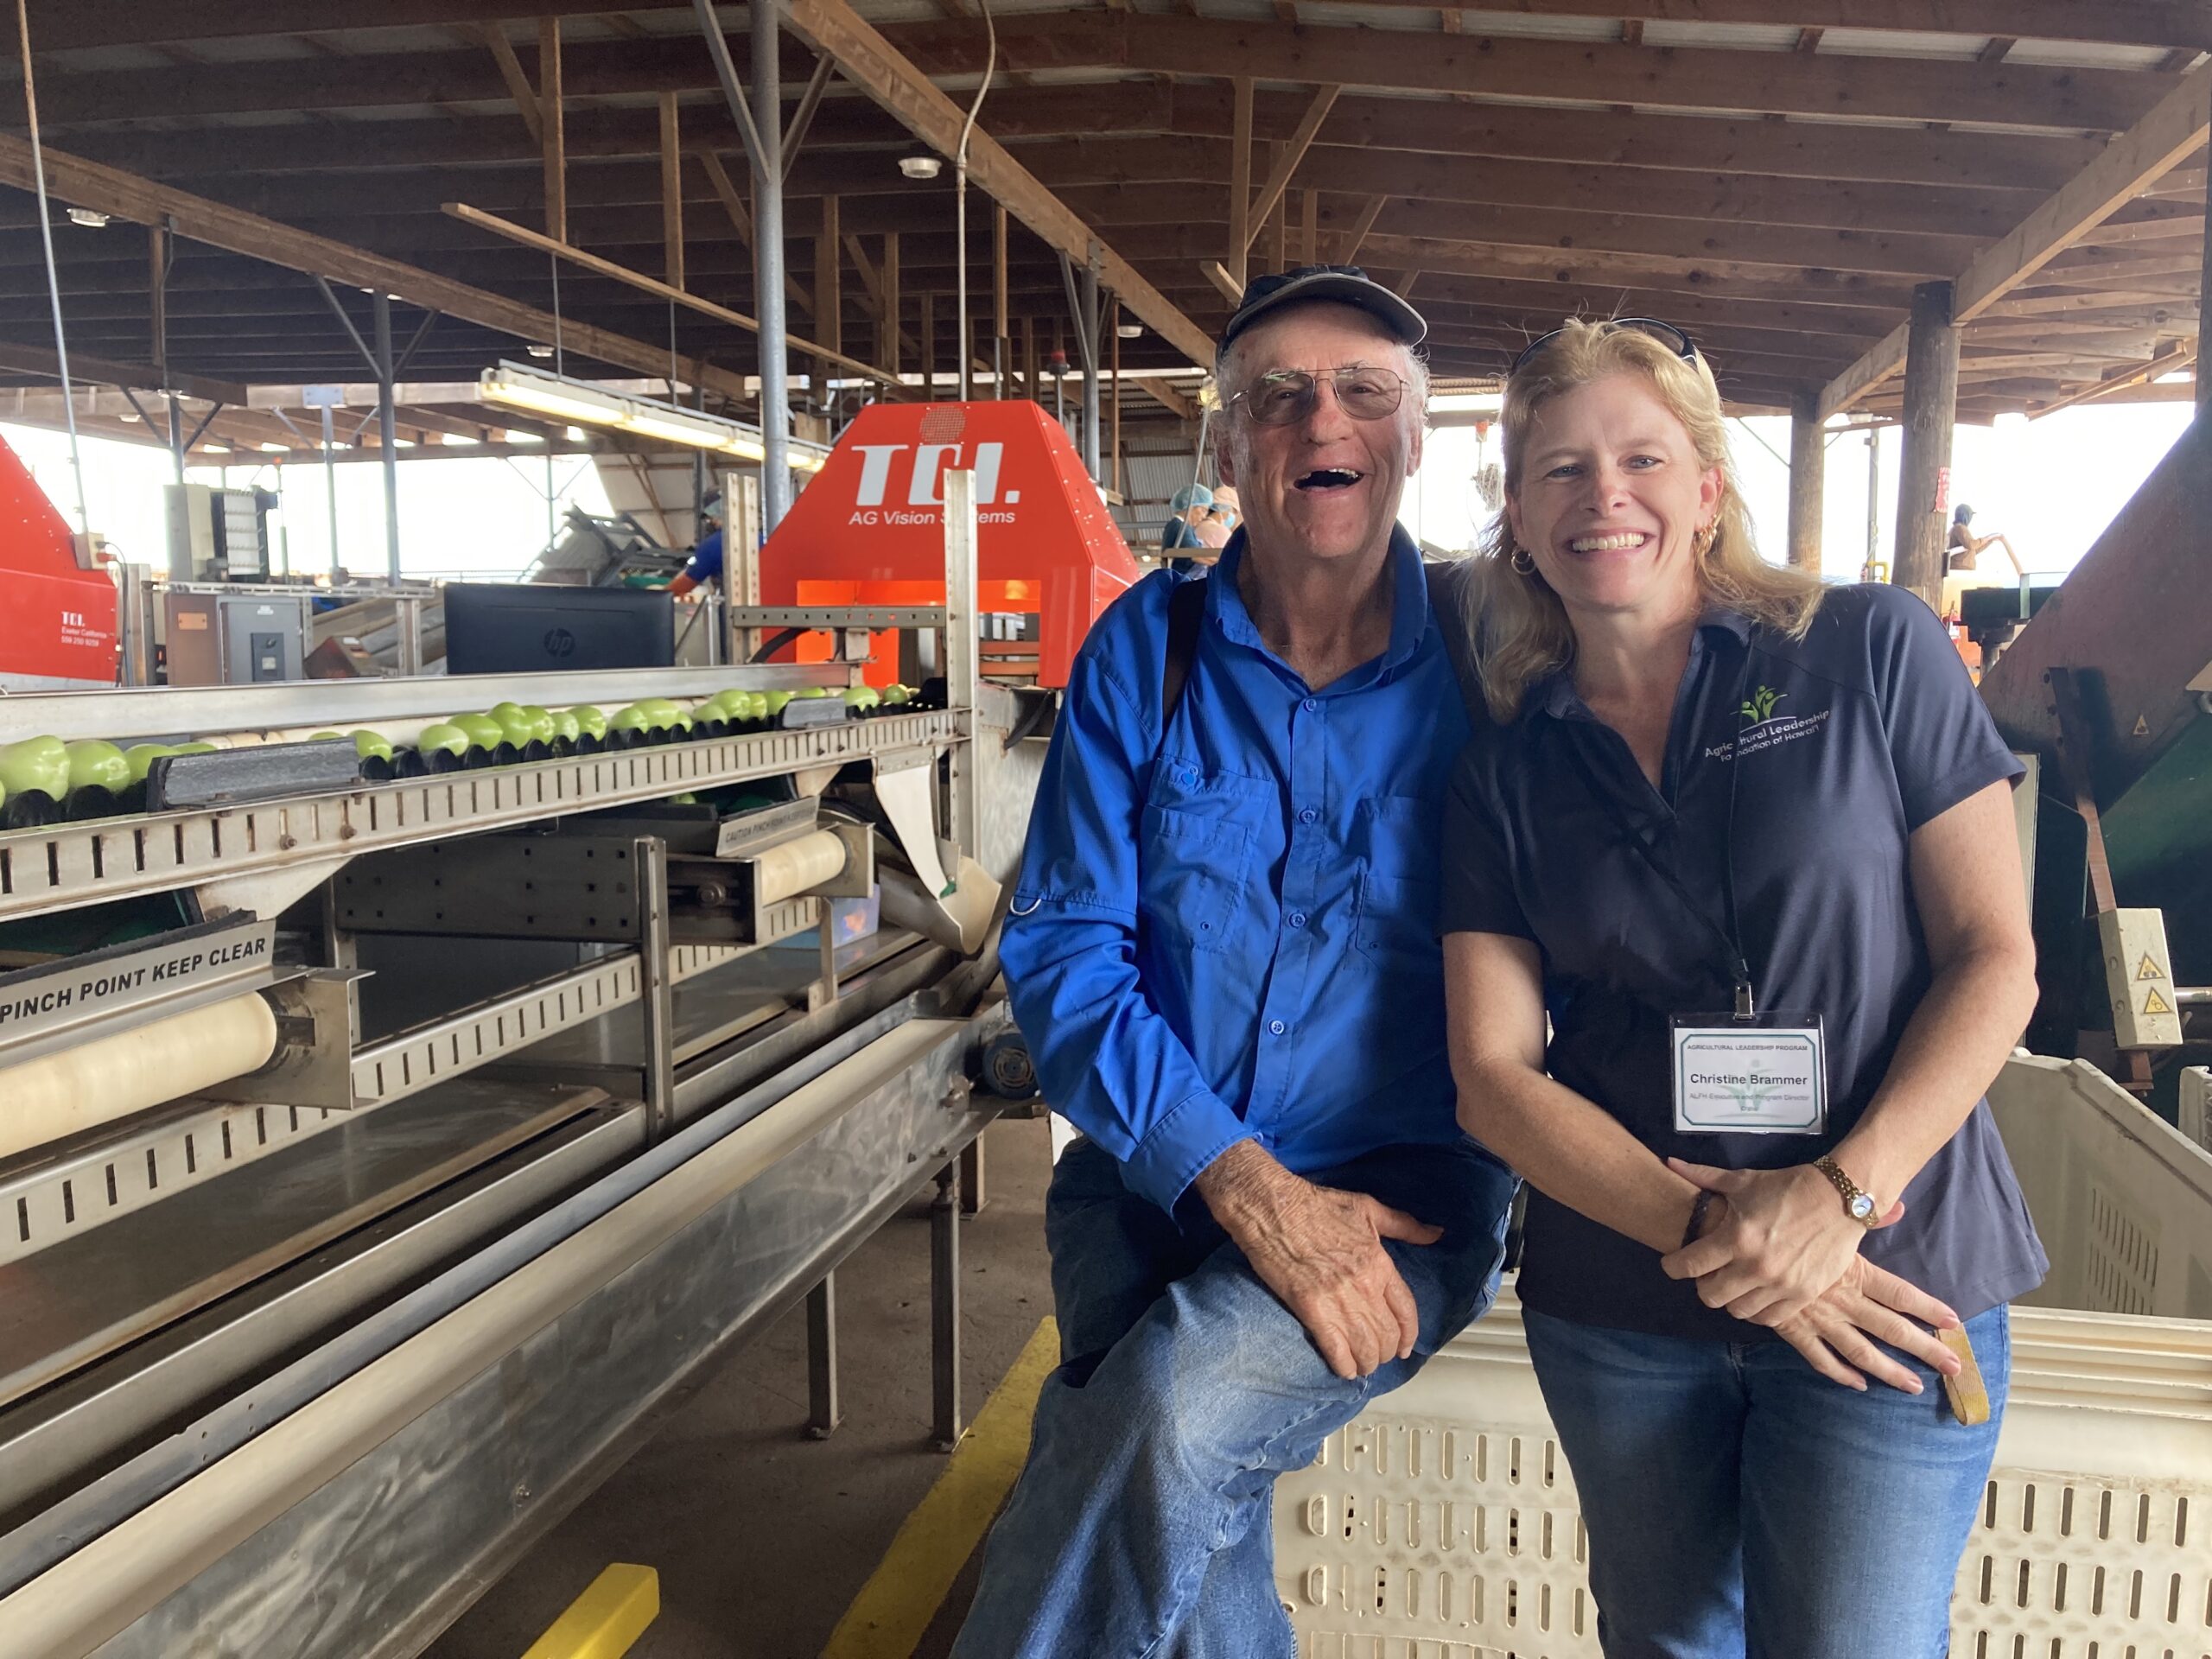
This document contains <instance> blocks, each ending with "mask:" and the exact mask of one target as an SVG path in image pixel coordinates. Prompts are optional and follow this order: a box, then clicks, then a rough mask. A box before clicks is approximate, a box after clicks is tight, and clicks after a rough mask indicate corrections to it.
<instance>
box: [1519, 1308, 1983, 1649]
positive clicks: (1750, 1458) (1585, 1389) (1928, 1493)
mask: <svg viewBox="0 0 2212 1659" xmlns="http://www.w3.org/2000/svg"><path fill="white" fill-rule="evenodd" d="M1524 1317H1525V1319H1526V1321H1527V1327H1528V1332H1529V1352H1530V1354H1531V1355H1533V1356H1534V1357H1535V1362H1536V1380H1537V1381H1538V1382H1539V1383H1541V1384H1542V1386H1543V1391H1544V1403H1545V1405H1546V1406H1548V1408H1550V1410H1551V1414H1552V1421H1553V1423H1554V1425H1555V1426H1556V1427H1557V1428H1558V1430H1559V1439H1560V1446H1561V1447H1562V1449H1564V1450H1565V1452H1567V1463H1568V1465H1569V1466H1570V1467H1571V1468H1572V1469H1573V1471H1574V1484H1575V1490H1576V1491H1577V1492H1578V1493H1579V1494H1580V1498H1581V1503H1582V1519H1583V1523H1584V1525H1585V1526H1586V1528H1587V1529H1588V1530H1589V1535H1590V1584H1591V1588H1592V1591H1593V1592H1594V1593H1595V1595H1596V1597H1597V1602H1598V1632H1599V1638H1600V1640H1601V1641H1602V1642H1603V1643H1604V1646H1605V1656H1606V1659H1746V1656H1749V1659H1872V1656H1874V1655H1879V1656H1881V1659H1939V1656H1941V1655H1942V1654H1944V1653H1946V1652H1947V1651H1948V1649H1949V1646H1950V1631H1951V1619H1950V1608H1951V1586H1952V1582H1953V1580H1955V1579H1956V1578H1957V1576H1958V1569H1959V1557H1960V1555H1961V1554H1962V1553H1963V1552H1964V1550H1965V1548H1966V1543H1967V1534H1968V1533H1969V1532H1970V1531H1971V1530H1972V1529H1973V1527H1974V1515H1975V1512H1976V1510H1978V1509H1979V1508H1980V1504H1981V1501H1982V1494H1983V1491H1984V1485H1985V1483H1986V1481H1987V1480H1988V1478H1989V1465H1990V1462H1991V1460H1992V1459H1993V1457H1994V1456H1995V1455H1996V1451H1997V1429H1998V1424H1999V1421H2001V1420H2002V1418H2003V1416H2004V1412H2005V1381H2006V1376H2007V1373H2008V1371H2009V1369H2010V1365H2011V1359H2012V1345H2011V1324H2010V1313H2009V1310H2008V1309H2006V1308H2005V1307H2002V1306H1999V1307H1993V1308H1992V1309H1990V1310H1989V1312H1987V1313H1982V1314H1980V1315H1977V1316H1976V1317H1975V1318H1974V1319H1968V1320H1967V1327H1966V1328H1967V1336H1968V1337H1969V1338H1972V1340H1973V1342H1974V1358H1975V1360H1976V1361H1977V1362H1978V1363H1979V1364H1980V1368H1981V1375H1982V1380H1983V1381H1984V1383H1986V1384H1987V1385H1988V1389H1989V1405H1990V1417H1989V1421H1988V1422H1987V1423H1986V1424H1983V1425H1982V1426H1980V1427H1976V1428H1968V1427H1966V1426H1965V1425H1964V1424H1962V1423H1961V1422H1959V1421H1957V1420H1956V1419H1955V1418H1954V1417H1953V1416H1952V1415H1951V1411H1950V1408H1949V1407H1948V1405H1947V1404H1946V1403H1945V1401H1944V1397H1943V1388H1942V1379H1941V1378H1940V1377H1939V1376H1937V1375H1936V1372H1935V1371H1933V1370H1929V1368H1927V1367H1926V1366H1923V1365H1922V1364H1920V1363H1918V1362H1917V1361H1916V1360H1911V1359H1905V1360H1904V1363H1905V1364H1906V1365H1907V1366H1909V1367H1910V1369H1911V1370H1913V1371H1914V1372H1916V1374H1917V1375H1918V1376H1919V1377H1920V1381H1921V1385H1922V1392H1921V1393H1919V1394H1917V1395H1910V1394H1905V1393H1904V1392H1902V1391H1900V1390H1898V1389H1892V1388H1891V1387H1889V1386H1888V1385H1887V1384H1886V1383H1877V1382H1874V1381H1873V1380H1872V1379H1871V1378H1870V1379H1868V1385H1867V1389H1866V1393H1864V1394H1859V1393H1857V1392H1855V1391H1854V1390H1853V1389H1847V1388H1844V1387H1842V1386H1841V1385H1840V1384H1838V1383H1831V1382H1829V1381H1828V1380H1827V1378H1826V1377H1824V1376H1821V1375H1820V1374H1819V1373H1818V1372H1817V1371H1815V1370H1813V1368H1812V1367H1811V1366H1810V1365H1808V1364H1807V1363H1805V1361H1804V1359H1803V1358H1802V1357H1801V1356H1800V1355H1799V1354H1798V1352H1797V1351H1796V1349H1794V1348H1792V1347H1790V1346H1789V1344H1787V1343H1784V1342H1779V1341H1774V1342H1755V1343H1729V1342H1711V1341H1694V1340H1689V1339H1687V1338H1679V1337H1649V1336H1643V1335H1639V1334H1637V1333H1636V1332H1628V1331H1609V1330H1605V1329H1603V1328H1602V1327H1599V1326H1597V1325H1575V1324H1571V1323H1569V1322H1568V1321H1567V1320H1565V1319H1552V1318H1549V1317H1548V1316H1547V1315H1545V1314H1541V1313H1535V1312H1533V1311H1530V1312H1528V1313H1526V1314H1525V1315H1524ZM1900 1357H1902V1356H1900Z"/></svg>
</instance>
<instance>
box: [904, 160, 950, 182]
mask: <svg viewBox="0 0 2212 1659" xmlns="http://www.w3.org/2000/svg"><path fill="white" fill-rule="evenodd" d="M899 171H900V172H901V173H904V174H905V175H906V176H907V177H908V178H910V179H916V180H920V179H933V178H935V177H937V175H938V174H940V173H942V172H943V171H944V162H941V161H939V160H938V158H937V157H936V156H900V157H899Z"/></svg>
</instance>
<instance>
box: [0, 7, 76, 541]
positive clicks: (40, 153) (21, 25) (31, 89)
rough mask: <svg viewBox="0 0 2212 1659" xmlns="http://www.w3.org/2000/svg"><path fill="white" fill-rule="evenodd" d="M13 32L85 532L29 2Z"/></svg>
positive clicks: (71, 461)
mask: <svg viewBox="0 0 2212 1659" xmlns="http://www.w3.org/2000/svg"><path fill="white" fill-rule="evenodd" d="M16 35H17V37H18V38H19V39H20V40H21V41H22V51H23V107H24V109H25V111H27V112H28V113H29V117H30V138H31V171H32V174H33V175H35V178H36V179H37V181H38V232H39V237H40V238H41V240H42V241H43V242H44V243H45V245H46V292H47V297H48V299H49V300H50V301H51V302H53V306H54V365H55V366H56V367H57V368H59V369H60V372H61V410H62V413H63V414H64V415H65V416H67V418H68V425H69V470H70V472H71V474H73V476H74V477H75V479H76V481H77V528H78V529H79V530H82V531H90V530H91V529H92V512H91V510H90V509H89V508H87V507H86V505H85V458H84V456H83V455H82V454H79V452H78V448H77V404H76V402H75V400H74V398H73V397H72V395H71V392H70V388H69V339H68V334H67V331H66V330H65V329H64V328H63V327H62V326H61V273H60V271H59V270H57V269H56V268H55V266H54V210H53V208H52V207H49V206H48V204H47V200H46V150H45V149H44V147H43V146H42V145H41V143H39V137H38V87H37V86H36V85H35V83H34V82H33V80H32V79H31V15H30V5H29V0H16Z"/></svg>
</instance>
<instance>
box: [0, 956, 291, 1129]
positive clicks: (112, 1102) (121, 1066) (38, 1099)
mask: <svg viewBox="0 0 2212 1659" xmlns="http://www.w3.org/2000/svg"><path fill="white" fill-rule="evenodd" d="M275 1052H277V1016H276V1015H275V1014H272V1013H270V1008H269V1004H268V1003H266V1002H264V1001H262V1000H261V998H260V997H259V996H257V995H255V994H253V993H252V992H251V991H249V992H247V993H246V994H245V995H244V996H234V997H232V999H231V1000H230V1001H227V1002H218V1003H216V1004H215V1005H214V1007H208V1008H195V1009H194V1010H193V1011H192V1012H191V1013H190V1014H172V1015H171V1016H169V1018H168V1019H166V1020H156V1021H154V1023H153V1024H151V1025H149V1026H139V1027H136V1028H134V1029H132V1030H130V1031H124V1032H118V1033H116V1034H115V1035H114V1036H111V1037H101V1038H96V1039H93V1040H92V1041H91V1042H89V1043H84V1044H81V1045H79V1046H77V1047H75V1048H72V1049H67V1050H64V1051H63V1052H60V1053H58V1054H46V1055H41V1057H40V1058H37V1059H35V1060H26V1061H24V1062H23V1063H22V1065H11V1066H7V1067H4V1068H0V1158H11V1157H13V1156H14V1155H15V1154H17V1153H19V1152H23V1151H27V1150H29V1148H30V1147H41V1146H44V1145H45V1144H46V1143H47V1142H48V1141H59V1140H60V1139H61V1137H62V1136H64V1135H75V1134H77V1133H79V1131H80V1130H84V1129H91V1128H99V1126H100V1125H101V1124H103V1123H111V1122H114V1121H115V1120H116V1119H118V1118H121V1117H128V1116H130V1115H131V1114H132V1113H133V1112H143V1111H144V1110H145V1109H147V1108H148V1107H149V1106H159V1105H162V1104H163V1103H166V1102H168V1101H172V1100H181V1099H182V1098H183V1097H184V1096H187V1095H190V1094H193V1093H195V1092H196V1091H198V1090H201V1089H207V1088H212V1087H213V1085H214V1084H219V1083H227V1082H228V1081H229V1080H230V1079H231V1078H232V1077H244V1076H245V1074H246V1073H247V1072H249V1071H258V1070H259V1069H260V1068H261V1067H262V1066H264V1065H267V1064H268V1062H269V1057H270V1055H271V1054H273V1053H275Z"/></svg>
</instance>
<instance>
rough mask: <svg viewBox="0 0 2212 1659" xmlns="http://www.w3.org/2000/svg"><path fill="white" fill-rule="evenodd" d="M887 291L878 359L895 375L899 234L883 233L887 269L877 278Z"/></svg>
mask: <svg viewBox="0 0 2212 1659" xmlns="http://www.w3.org/2000/svg"><path fill="white" fill-rule="evenodd" d="M876 280H877V282H878V283H880V284H881V286H882V289H883V315H882V316H881V317H880V319H879V320H878V321H877V322H876V325H875V327H876V334H875V359H876V361H877V362H879V363H880V364H882V365H883V366H884V367H885V368H887V369H888V370H890V371H891V372H892V373H893V374H897V373H899V308H900V307H899V232H896V231H886V232H884V233H883V268H882V270H880V271H879V272H878V273H877V275H876Z"/></svg>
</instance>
